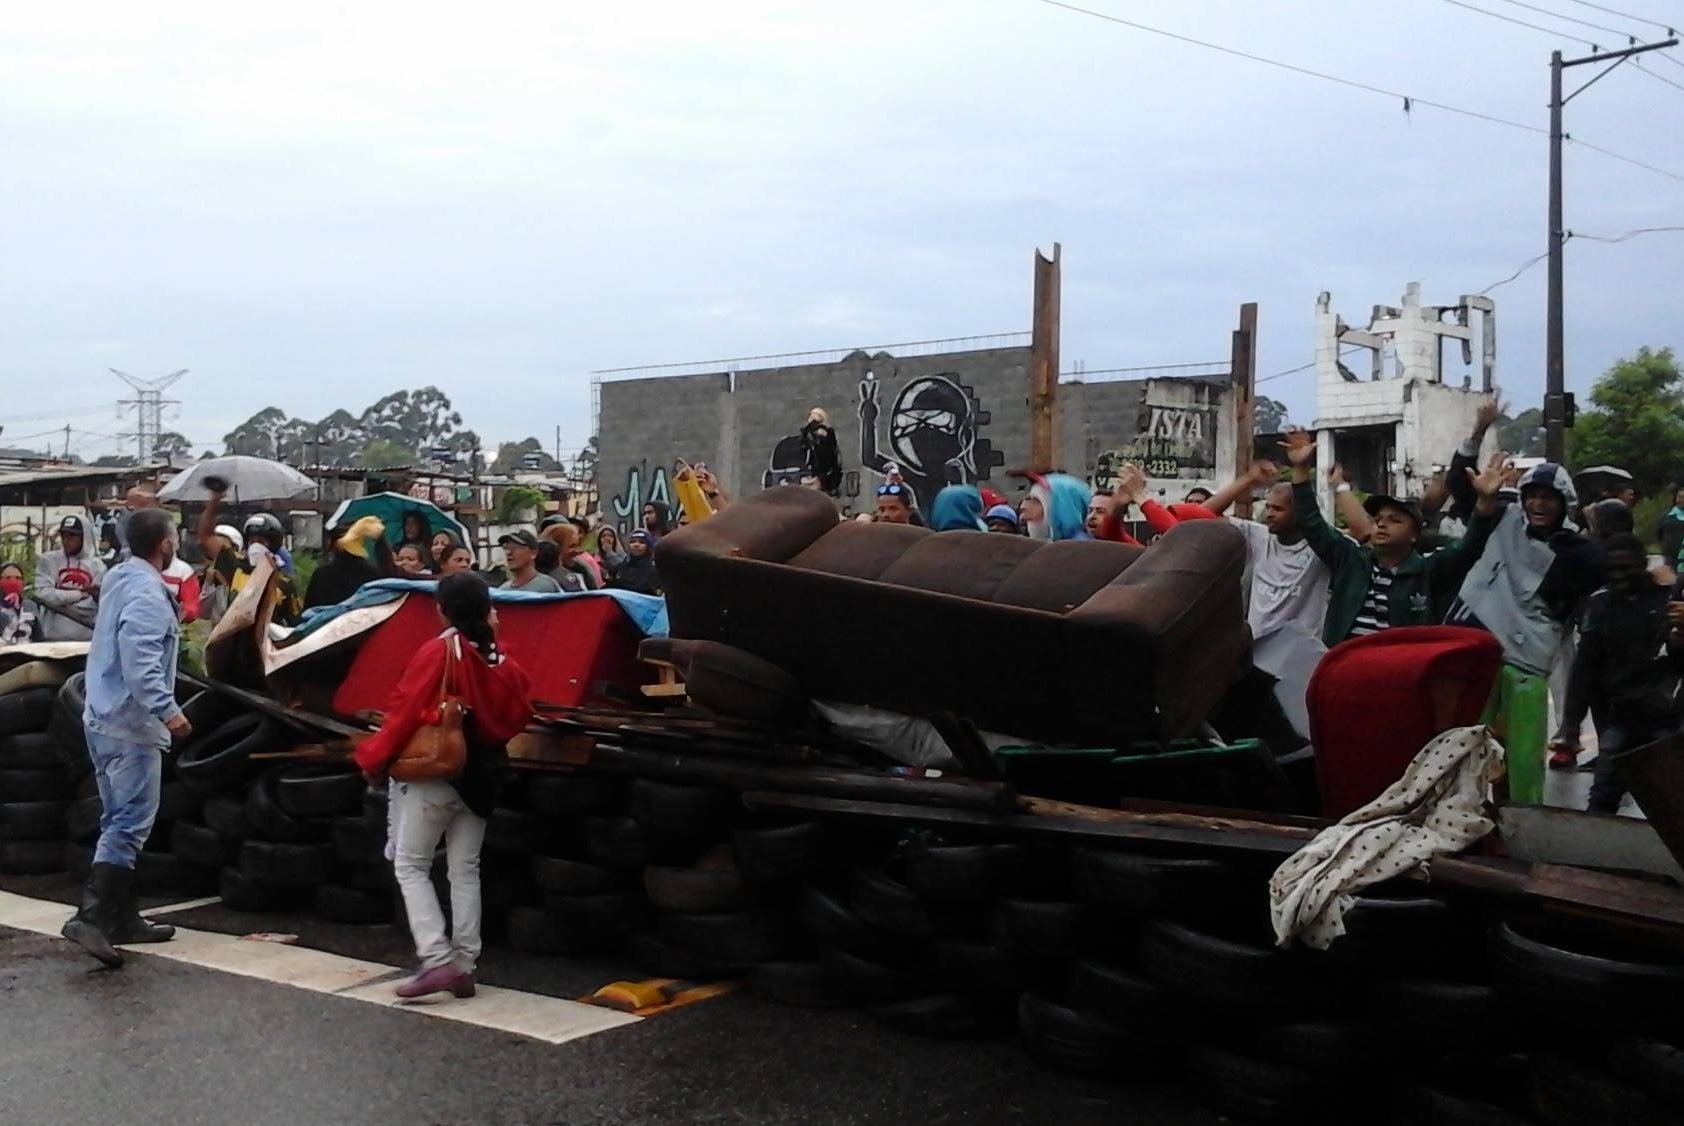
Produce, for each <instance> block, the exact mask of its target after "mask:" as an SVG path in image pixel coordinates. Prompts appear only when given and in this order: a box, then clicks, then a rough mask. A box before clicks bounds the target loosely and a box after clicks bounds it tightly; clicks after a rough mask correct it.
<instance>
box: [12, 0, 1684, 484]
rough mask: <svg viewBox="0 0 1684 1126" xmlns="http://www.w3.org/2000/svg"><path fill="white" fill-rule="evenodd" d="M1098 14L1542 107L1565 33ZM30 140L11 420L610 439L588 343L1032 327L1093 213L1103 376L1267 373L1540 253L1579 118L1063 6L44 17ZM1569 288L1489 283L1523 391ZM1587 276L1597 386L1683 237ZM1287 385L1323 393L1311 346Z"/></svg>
mask: <svg viewBox="0 0 1684 1126" xmlns="http://www.w3.org/2000/svg"><path fill="white" fill-rule="evenodd" d="M1477 2H1478V3H1479V5H1480V6H1483V7H1487V8H1491V9H1494V10H1499V9H1500V10H1502V11H1504V12H1506V13H1508V14H1511V15H1515V16H1519V17H1525V18H1530V19H1543V18H1544V17H1539V16H1537V15H1536V14H1535V13H1528V12H1526V11H1524V10H1523V9H1521V8H1519V7H1517V6H1513V5H1510V4H1508V3H1507V2H1506V0H1477ZM1535 2H1536V3H1537V4H1539V5H1541V6H1544V7H1548V8H1553V9H1555V10H1558V11H1562V12H1567V13H1571V14H1574V15H1577V16H1579V17H1581V18H1589V19H1592V20H1593V21H1597V22H1604V21H1605V22H1608V23H1610V24H1612V25H1616V26H1624V25H1626V24H1628V23H1629V22H1630V21H1626V20H1622V19H1618V18H1615V17H1609V16H1605V15H1603V14H1601V13H1598V12H1596V11H1593V10H1592V9H1590V8H1587V7H1584V6H1581V5H1577V4H1574V3H1573V2H1572V0H1535ZM1085 6H1088V7H1092V8H1096V9H1102V10H1105V11H1108V12H1111V13H1114V14H1118V15H1126V16H1128V17H1129V18H1132V19H1135V20H1139V21H1142V22H1146V23H1151V24H1154V25H1157V26H1160V27H1163V28H1166V29H1170V30H1174V31H1178V32H1182V33H1185V34H1189V35H1195V36H1199V37H1202V38H1206V39H1210V40H1214V41H1217V42H1220V43H1224V44H1230V45H1234V46H1238V47H1243V48H1245V49H1247V50H1250V51H1253V52H1256V53H1260V54H1264V55H1269V56H1272V57H1275V58H1279V59H1282V60H1285V61H1289V62H1293V63H1297V64H1301V65H1304V66H1309V67H1314V68H1317V69H1320V70H1325V71H1328V72H1332V73H1335V74H1339V75H1344V76H1348V77H1350V78H1353V79H1357V80H1361V81H1364V82H1367V83H1370V84H1372V85H1375V86H1380V87H1384V88H1387V89H1392V90H1401V91H1404V92H1406V93H1409V94H1411V95H1413V96H1415V97H1420V98H1426V99H1430V100H1437V101H1444V102H1451V103H1455V104H1458V105H1462V106H1466V107H1469V108H1472V109H1477V110H1481V111H1484V112H1487V113H1491V114H1494V115H1497V116H1500V117H1505V118H1510V119H1513V120H1518V121H1522V122H1526V123H1528V124H1536V125H1538V126H1540V127H1541V126H1543V125H1545V124H1546V119H1547V115H1546V111H1545V101H1546V99H1547V95H1548V68H1547V65H1546V64H1547V60H1548V56H1549V51H1550V49H1551V48H1552V46H1555V45H1556V43H1554V42H1552V39H1551V37H1549V36H1545V35H1540V34H1538V33H1536V32H1533V31H1528V30H1526V29H1524V28H1520V27H1514V26H1510V25H1507V24H1503V23H1500V22H1498V21H1496V20H1492V19H1488V18H1485V17H1483V16H1480V15H1477V14H1475V13H1472V12H1469V11H1466V10H1464V9H1461V8H1457V7H1454V6H1452V5H1450V4H1448V3H1444V2H1441V0H1440V2H1435V0H1422V2H1419V3H1414V4H1392V3H1379V2H1375V0H1290V2H1289V0H1274V2H1266V3H1261V4H1260V3H1256V2H1255V0H1199V2H1195V0H1175V2H1169V0H1162V2H1149V0H1133V2H1124V0H1087V2H1086V5H1085ZM1611 6H1613V7H1618V8H1625V9H1630V10H1634V11H1637V12H1638V13H1640V14H1651V15H1655V16H1657V17H1658V18H1663V19H1665V18H1677V19H1680V20H1681V21H1684V3H1681V2H1680V0H1629V2H1628V3H1614V4H1612V5H1611ZM1559 26H1562V27H1563V28H1566V27H1567V25H1565V24H1562V25H1559ZM1632 26H1633V27H1634V28H1636V29H1637V30H1639V31H1643V30H1645V29H1644V28H1642V26H1641V25H1632ZM1578 30H1579V31H1580V32H1582V33H1583V34H1585V35H1586V36H1588V37H1591V38H1596V39H1598V40H1600V41H1603V42H1611V41H1612V37H1611V36H1608V35H1605V34H1602V33H1598V32H1592V31H1589V30H1588V29H1583V28H1580V29H1578ZM1647 30H1648V31H1650V32H1654V33H1656V34H1659V32H1658V29H1653V28H1650V29H1647ZM1560 45H1561V46H1563V47H1565V48H1567V49H1568V50H1569V51H1570V52H1572V51H1581V52H1582V51H1588V48H1583V47H1581V46H1579V45H1576V44H1574V43H1572V42H1570V41H1568V40H1566V39H1563V40H1561V41H1560ZM1671 53H1672V54H1675V55H1679V57H1681V58H1684V55H1681V54H1680V53H1679V52H1677V51H1676V50H1675V51H1674V52H1671ZM1649 69H1650V70H1652V71H1654V72H1655V73H1656V74H1660V75H1663V76H1665V77H1667V78H1670V79H1672V80H1674V81H1677V82H1680V83H1681V84H1684V67H1679V66H1675V65H1670V64H1667V63H1665V62H1651V63H1650V64H1649ZM1578 76H1580V77H1588V76H1589V74H1588V68H1582V69H1581V70H1580V71H1579V72H1578ZM1568 127H1569V131H1570V132H1571V133H1573V134H1574V135H1575V136H1577V137H1579V138H1581V139H1583V140H1586V141H1590V142H1593V143H1595V144H1598V145H1602V146H1604V147H1607V148H1611V149H1616V150H1619V151H1621V152H1624V153H1627V154H1630V155H1633V156H1636V157H1638V158H1641V159H1643V160H1645V161H1647V162H1649V163H1653V164H1658V165H1662V166H1665V167H1668V168H1671V169H1673V170H1676V171H1679V172H1684V90H1678V89H1673V88H1670V87H1668V86H1666V85H1663V84H1662V83H1660V82H1658V81H1655V80H1654V79H1652V78H1649V77H1646V76H1645V75H1643V74H1640V73H1637V72H1636V70H1635V68H1633V67H1631V66H1629V65H1628V66H1625V67H1622V68H1621V69H1620V70H1619V71H1617V72H1616V73H1614V74H1613V75H1611V76H1610V77H1608V78H1607V79H1606V80H1605V81H1603V82H1601V83H1599V84H1598V85H1597V86H1596V87H1595V88H1594V89H1592V90H1591V91H1590V92H1589V93H1587V94H1586V95H1585V96H1584V97H1583V98H1582V99H1579V100H1577V101H1575V102H1573V103H1572V105H1571V106H1570V107H1569V111H1568ZM0 150H3V151H4V153H5V163H6V174H5V175H4V176H3V177H0V215H3V219H0V263H3V267H0V341H3V343H4V348H3V350H0V371H3V372H4V374H5V377H6V378H5V384H4V385H5V387H6V389H7V394H6V396H5V398H4V400H3V401H0V422H4V424H5V435H4V437H3V438H0V444H6V445H11V444H14V439H15V438H18V437H21V436H24V435H29V434H33V433H36V432H38V431H41V430H45V429H48V428H50V427H53V426H59V427H62V426H63V425H64V424H65V423H66V422H69V423H70V424H71V425H72V426H74V427H77V428H78V429H79V430H83V431H88V432H93V433H94V434H113V433H116V432H117V431H118V430H119V429H121V428H122V427H123V423H122V422H121V421H119V420H117V419H116V418H115V416H114V405H113V404H114V403H115V401H116V400H117V399H118V398H119V396H120V393H121V392H122V391H123V390H124V388H123V387H122V386H121V384H119V383H118V381H117V380H116V379H115V378H114V377H112V376H111V375H109V374H107V372H106V369H107V368H108V367H117V368H122V369H124V370H127V371H130V372H133V373H135V374H137V375H157V374H163V373H165V372H169V371H172V370H174V369H177V368H182V367H186V368H190V369H191V374H190V375H189V376H188V377H186V379H184V380H183V381H182V382H181V383H180V384H179V385H178V386H177V388H176V391H175V393H176V394H177V395H178V397H179V398H180V399H181V400H182V406H181V408H180V414H179V417H178V418H175V419H174V420H172V421H170V422H168V423H167V425H169V426H171V427H173V428H175V429H178V430H180V431H181V432H183V433H184V434H186V435H187V436H188V437H189V438H190V439H191V440H192V441H193V444H194V446H195V447H201V446H203V447H213V446H214V447H217V448H220V446H219V439H220V436H221V435H222V434H223V433H224V432H226V431H227V430H228V429H230V428H231V427H232V426H234V425H235V424H236V423H238V422H239V421H240V420H242V419H244V418H245V417H247V416H249V415H250V414H251V413H252V412H253V411H255V410H257V409H259V408H261V407H264V406H267V405H270V404H274V405H277V406H280V407H282V408H283V409H285V410H287V411H289V412H291V413H294V414H298V415H304V416H308V417H312V418H316V417H320V416H323V415H326V414H327V413H329V412H330V411H332V410H333V409H335V408H338V407H346V408H349V409H353V410H359V409H361V408H362V407H364V406H366V405H367V404H368V403H369V402H371V401H373V400H374V399H375V398H376V397H377V396H379V395H381V394H383V393H385V392H387V391H390V390H394V389H398V388H403V387H415V386H420V385H423V384H429V383H431V384H436V385H437V386H439V387H440V388H442V389H443V390H444V391H445V392H446V393H447V394H449V395H450V396H451V397H452V399H454V400H455V402H456V405H457V407H458V408H459V409H460V410H461V411H462V413H463V414H464V415H465V416H466V420H467V423H468V425H470V426H472V427H474V428H475V429H477V430H478V431H479V432H480V433H481V435H482V436H484V437H485V438H486V439H488V440H497V439H505V440H506V439H512V438H518V437H523V436H525V435H527V434H536V435H538V436H540V437H542V438H544V440H545V441H546V443H548V442H549V441H551V440H552V439H553V436H554V432H555V428H556V427H557V426H559V427H560V428H561V433H562V436H563V440H564V443H565V444H566V445H568V446H577V445H578V444H580V443H582V442H583V441H584V439H585V438H586V437H587V436H588V434H589V432H590V419H589V377H588V374H587V373H588V372H590V371H591V370H592V369H597V368H608V367H620V366H625V365H633V364H643V363H661V362H667V361H686V360H701V359H708V358H713V357H723V356H738V355H751V354H756V353H767V352H778V351H794V350H802V349H821V348H832V347H848V346H853V345H873V344H880V343H886V342H892V341H901V340H916V339H922V338H928V337H945V336H964V335H971V334H980V333H990V332H1002V331H1012V330H1018V329H1026V328H1027V327H1028V321H1029V306H1030V259H1031V252H1032V250H1033V248H1034V247H1035V246H1036V245H1037V244H1039V245H1041V246H1044V247H1048V246H1050V245H1051V243H1052V241H1053V240H1055V239H1057V240H1060V241H1061V242H1062V243H1063V245H1064V265H1065V273H1064V337H1063V341H1064V361H1065V362H1064V365H1063V366H1065V367H1066V368H1069V367H1071V366H1073V365H1074V363H1075V362H1076V361H1082V362H1084V363H1085V364H1086V365H1087V367H1089V368H1101V367H1119V366H1134V365H1145V364H1168V363H1178V362H1190V361H1202V360H1214V359H1221V358H1223V357H1225V356H1226V355H1227V350H1228V333H1229V330H1230V329H1231V328H1232V326H1233V324H1234V321H1235V318H1236V315H1237V308H1236V307H1237V306H1238V305H1239V303H1240V302H1242V301H1247V300H1254V301H1257V302H1259V303H1260V305H1261V313H1260V317H1261V328H1260V336H1261V341H1260V343H1261V360H1260V363H1259V369H1258V374H1259V375H1260V376H1267V375H1270V374H1273V373H1275V372H1279V371H1283V370H1285V369H1288V368H1292V367H1296V366H1298V365H1300V364H1303V363H1305V362H1307V361H1308V360H1309V359H1310V354H1311V346H1312V331H1311V329H1312V321H1311V314H1312V310H1313V306H1314V301H1315V297H1316V294H1317V292H1318V291H1320V290H1323V289H1328V290H1331V291H1332V293H1333V298H1334V307H1335V308H1336V309H1338V310H1340V311H1341V312H1342V313H1343V314H1344V315H1345V318H1346V320H1347V321H1350V322H1352V323H1353V324H1361V323H1366V321H1367V319H1368V311H1369V309H1370V307H1371V306H1372V305H1374V304H1375V303H1382V302H1383V303H1394V304H1395V303H1397V302H1398V300H1399V299H1400V298H1401V295H1402V293H1403V288H1404V285H1405V283H1406V282H1408V281H1410V280H1419V281H1421V282H1422V283H1423V284H1424V286H1425V291H1426V297H1427V299H1428V301H1429V302H1436V303H1449V302H1452V301H1454V300H1455V299H1456V297H1457V296H1458V295H1459V294H1462V293H1467V292H1472V291H1477V290H1479V289H1482V288H1483V287H1485V286H1487V285H1489V284H1490V283H1492V282H1494V281H1497V280H1498V279H1500V278H1503V277H1505V276H1506V275H1508V274H1509V273H1510V272H1512V271H1513V270H1514V268H1515V267H1516V266H1518V265H1519V264H1520V263H1521V262H1523V261H1525V260H1526V259H1528V258H1530V257H1532V256H1533V255H1535V254H1538V253H1539V252H1541V251H1542V250H1543V249H1544V246H1545V202H1546V196H1545V189H1546V141H1545V139H1544V138H1543V137H1541V136H1537V135H1534V134H1530V133H1524V132H1520V131H1517V130H1513V129H1508V128H1503V127H1500V126H1495V125H1490V124H1486V123H1484V122H1479V121H1472V120H1467V119H1465V118H1459V117H1454V116H1451V115H1448V114H1445V113H1442V112H1439V111H1436V110H1432V109H1426V108H1419V107H1418V108H1416V109H1415V110H1414V112H1413V113H1412V114H1408V115H1406V114H1405V113H1404V111H1403V107H1402V106H1401V104H1399V103H1398V102H1396V101H1394V100H1391V99H1388V98H1384V97H1379V96H1375V95H1371V94H1366V93H1361V92H1358V91H1355V90H1350V89H1345V88H1341V87H1338V86H1334V85H1331V84H1328V83H1325V82H1321V81H1316V80H1312V79H1308V78H1303V77H1300V76H1297V75H1293V74H1288V73H1285V72H1282V71H1279V70H1274V69H1271V68H1269V67H1265V66H1260V65H1257V64H1255V63H1251V62H1246V61H1243V60H1240V59H1235V58H1231V57H1227V56H1223V55H1218V54H1214V53H1212V52H1209V51H1206V50H1202V49H1199V48H1196V47H1191V46H1186V45H1182V44H1178V43H1174V42H1171V41H1168V40H1164V39H1161V38H1157V37H1154V36H1150V35H1147V34H1143V33H1141V32H1138V31H1135V30H1131V29H1128V28H1124V27H1120V26H1116V25H1113V24H1109V23H1105V22H1102V21H1100V20H1097V19H1094V18H1091V17H1088V16H1083V15H1078V14H1074V13H1071V12H1068V11H1062V10H1059V9H1057V8H1053V7H1050V6H1048V5H1046V4H1043V3H1038V2H1036V0H892V2H879V0H851V2H849V3H845V4H835V3H818V2H816V0H813V2H809V0H787V2H783V3H773V2H758V0H720V2H716V3H709V4H699V3H695V2H693V0H686V2H675V3H664V2H663V3H656V2H650V3H634V2H630V0H627V2H623V3H617V4H580V3H558V2H553V0H552V2H548V3H532V4H498V3H491V4H484V5H473V6H464V5H436V6H435V5H429V4H414V3H409V4H404V5H392V6H386V5H376V4H371V3H359V4H351V5H344V4H334V5H322V6H320V7H316V6H314V5H309V4H291V5H285V6H282V7H280V8H276V7H275V6H269V7H268V8H265V9H263V10H261V11H259V10H256V9H253V8H250V7H249V6H240V5H234V6H229V5H226V4H217V5H205V6H203V7H202V8H195V7H193V6H189V5H182V4H176V5H166V6H164V7H163V8H160V7H158V6H155V5H153V6H149V5H133V4H122V5H109V6H106V5H78V6H76V10H75V14H70V12H69V11H68V10H67V9H64V8H63V7H62V6H59V7H55V6H52V5H35V6H23V5H12V6H8V14H7V18H6V26H5V33H4V35H3V36H0ZM1567 216H1568V219H1567V223H1568V226H1569V227H1570V228H1572V229H1574V230H1576V231H1580V232H1590V233H1595V234H1603V235H1614V234H1619V233H1621V232H1623V231H1626V230H1629V229H1632V228H1637V227H1647V226H1658V225H1678V224H1684V183H1680V182H1679V181H1676V180H1669V179H1666V178H1663V177H1661V176H1657V175H1654V174H1652V173H1649V172H1645V171H1643V170H1641V169H1638V168H1633V167H1629V166H1627V165H1623V164H1620V163H1617V162H1615V161H1612V160H1609V159H1607V158H1604V157H1602V156H1599V155H1596V154H1594V153H1591V152H1588V151H1585V150H1583V149H1576V148H1570V149H1569V150H1568V153H1567ZM1544 274H1545V271H1544V268H1543V266H1542V265H1541V264H1540V265H1539V266H1537V267H1534V268H1533V269H1532V270H1530V271H1529V272H1527V273H1526V274H1525V275H1524V276H1523V277H1521V278H1520V279H1519V280H1518V281H1516V282H1514V283H1513V284H1510V285H1507V286H1504V287H1502V288H1500V289H1498V290H1496V291H1495V294H1494V296H1495V297H1496V298H1497V302H1498V347H1499V361H1498V363H1499V367H1498V370H1499V375H1500V378H1501V380H1502V382H1503V384H1504V387H1505V390H1506V391H1508V392H1509V394H1510V395H1511V396H1512V398H1513V399H1514V400H1515V401H1516V402H1517V403H1519V404H1522V405H1525V404H1530V403H1534V402H1535V401H1536V400H1537V398H1538V396H1539V395H1540V393H1541V386H1542V367H1543V365H1542V355H1543V312H1544ZM1567 279H1568V291H1567V292H1568V315H1567V333H1568V336H1567V341H1568V351H1567V361H1568V380H1569V386H1570V387H1574V388H1577V389H1579V390H1581V391H1583V390H1584V389H1586V388H1587V387H1588V385H1589V383H1590V381H1591V379H1593V378H1594V376H1595V374H1596V373H1597V372H1599V371H1600V370H1602V369H1603V368H1604V367H1606V366H1607V364H1608V363H1609V362H1610V361H1612V360H1613V359H1614V358H1615V357H1617V356H1619V355H1621V354H1624V353H1627V352H1630V351H1631V350H1633V349H1635V348H1636V347H1637V346H1639V345H1641V344H1653V345H1657V346H1659V345H1665V344H1679V343H1684V339H1681V338H1684V311H1681V307H1680V294H1684V235H1680V234H1656V235H1649V236H1644V237H1641V238H1636V239H1633V240H1631V241H1629V242H1625V243H1622V244H1620V245H1617V246H1616V245H1605V244H1599V243H1593V242H1589V241H1582V242H1575V243H1572V244H1570V245H1569V247H1568V249H1567ZM1263 390H1264V391H1265V392H1266V393H1270V394H1274V395H1277V396H1278V397H1280V398H1283V399H1284V400H1285V401H1286V402H1287V403H1288V404H1289V406H1290V407H1291V408H1292V413H1293V416H1294V418H1295V419H1297V420H1300V421H1307V420H1308V419H1309V418H1311V417H1312V416H1313V413H1314V401H1313V381H1312V373H1311V372H1309V371H1304V372H1299V373H1297V374H1294V375H1289V376H1285V377H1282V378H1280V379H1277V380H1273V381H1271V382H1269V383H1267V384H1265V385H1264V387H1263ZM807 405H808V404H797V405H796V407H797V408H799V409H805V407H806V406H807ZM39 441H40V440H39V439H33V440H31V441H28V442H25V443H24V444H29V445H35V444H38V443H39ZM73 445H74V448H76V449H77V450H78V451H79V452H82V453H84V454H85V455H88V456H93V455H96V454H98V453H104V452H110V450H111V448H112V447H113V445H114V444H113V443H112V442H111V441H109V440H108V439H105V438H101V437H95V436H91V435H90V434H78V435H76V437H75V440H74V443H73ZM679 452H681V451H679Z"/></svg>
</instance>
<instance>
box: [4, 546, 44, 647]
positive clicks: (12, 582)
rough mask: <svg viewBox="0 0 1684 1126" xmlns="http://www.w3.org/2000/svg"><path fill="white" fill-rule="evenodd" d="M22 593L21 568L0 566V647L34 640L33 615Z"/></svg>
mask: <svg viewBox="0 0 1684 1126" xmlns="http://www.w3.org/2000/svg"><path fill="white" fill-rule="evenodd" d="M23 591H24V581H23V568H22V567H20V566H18V565H17V564H16V563H7V564H5V565H4V566H0V645H24V644H27V643H28V642H31V641H34V640H35V635H36V633H37V632H38V630H37V627H36V622H35V615H34V614H33V613H31V612H30V610H29V603H27V602H25V601H24V598H23Z"/></svg>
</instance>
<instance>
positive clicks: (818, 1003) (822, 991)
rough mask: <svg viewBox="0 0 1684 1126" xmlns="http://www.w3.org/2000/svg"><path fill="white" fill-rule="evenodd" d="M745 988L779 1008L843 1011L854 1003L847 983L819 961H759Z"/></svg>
mask: <svg viewBox="0 0 1684 1126" xmlns="http://www.w3.org/2000/svg"><path fill="white" fill-rule="evenodd" d="M748 987H749V988H750V989H752V990H753V991H754V992H756V993H758V994H760V995H761V996H762V997H767V998H770V999H771V1000H773V1001H776V1002H777V1003H778V1004H780V1005H793V1006H795V1007H796V1008H802V1009H845V1008H848V1007H849V1006H851V1005H853V1004H854V1003H855V1001H854V998H853V996H852V994H851V993H850V991H849V989H848V985H847V983H846V982H844V981H841V980H840V979H838V978H837V977H836V975H835V974H833V973H831V972H830V970H828V969H827V968H825V966H824V964H823V963H821V962H762V963H761V964H760V965H758V966H756V967H755V968H754V969H753V971H751V972H750V973H749V975H748Z"/></svg>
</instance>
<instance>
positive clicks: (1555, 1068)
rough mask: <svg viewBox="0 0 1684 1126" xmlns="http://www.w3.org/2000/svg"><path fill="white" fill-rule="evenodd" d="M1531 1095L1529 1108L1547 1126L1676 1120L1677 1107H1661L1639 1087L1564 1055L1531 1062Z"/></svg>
mask: <svg viewBox="0 0 1684 1126" xmlns="http://www.w3.org/2000/svg"><path fill="white" fill-rule="evenodd" d="M1531 1094H1532V1109H1533V1110H1535V1111H1537V1113H1538V1117H1539V1118H1541V1119H1543V1120H1544V1121H1545V1122H1546V1123H1548V1124H1549V1126H1625V1124H1627V1123H1631V1124H1636V1123H1645V1124H1648V1123H1654V1122H1662V1121H1671V1122H1676V1121H1677V1118H1676V1117H1675V1116H1674V1114H1673V1113H1672V1112H1675V1111H1676V1110H1677V1107H1675V1106H1674V1107H1662V1106H1660V1105H1658V1104H1656V1103H1654V1102H1652V1101H1651V1100H1650V1098H1649V1096H1648V1095H1646V1094H1644V1093H1643V1091H1642V1090H1641V1089H1640V1088H1638V1087H1635V1086H1633V1085H1631V1084H1629V1083H1626V1082H1624V1081H1622V1080H1620V1079H1617V1078H1615V1077H1614V1076H1612V1075H1610V1074H1608V1073H1607V1072H1604V1071H1599V1070H1597V1069H1596V1068H1593V1067H1587V1066H1586V1065H1584V1064H1582V1063H1580V1062H1579V1061H1578V1060H1575V1059H1571V1058H1569V1057H1567V1056H1540V1057H1538V1058H1537V1059H1535V1060H1533V1063H1532V1082H1531ZM1663 1111H1666V1112H1668V1113H1667V1114H1666V1115H1665V1116H1664V1117H1663V1113H1662V1112H1663Z"/></svg>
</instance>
